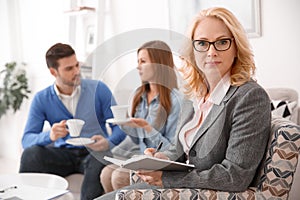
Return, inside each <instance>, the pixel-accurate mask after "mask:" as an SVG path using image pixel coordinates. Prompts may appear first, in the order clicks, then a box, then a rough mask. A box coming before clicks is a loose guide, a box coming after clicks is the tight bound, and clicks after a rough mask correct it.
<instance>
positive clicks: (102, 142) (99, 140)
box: [86, 135, 109, 151]
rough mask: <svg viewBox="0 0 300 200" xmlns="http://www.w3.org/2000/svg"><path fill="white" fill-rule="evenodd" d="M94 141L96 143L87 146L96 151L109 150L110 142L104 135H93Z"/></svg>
mask: <svg viewBox="0 0 300 200" xmlns="http://www.w3.org/2000/svg"><path fill="white" fill-rule="evenodd" d="M91 139H92V140H95V142H94V143H92V144H88V145H86V146H87V147H88V148H90V149H92V150H94V151H106V150H108V149H109V142H108V140H107V139H106V138H105V137H103V136H102V135H93V136H92V137H91Z"/></svg>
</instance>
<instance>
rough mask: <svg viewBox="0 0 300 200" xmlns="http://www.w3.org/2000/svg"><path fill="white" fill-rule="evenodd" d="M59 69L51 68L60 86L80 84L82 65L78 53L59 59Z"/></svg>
mask: <svg viewBox="0 0 300 200" xmlns="http://www.w3.org/2000/svg"><path fill="white" fill-rule="evenodd" d="M58 64H59V66H58V68H57V70H56V69H54V68H50V71H51V74H52V75H53V76H54V77H55V78H56V85H57V86H58V87H59V88H66V87H73V88H74V87H76V86H78V85H79V84H80V66H79V62H78V61H77V58H76V55H71V56H69V57H65V58H62V59H59V60H58Z"/></svg>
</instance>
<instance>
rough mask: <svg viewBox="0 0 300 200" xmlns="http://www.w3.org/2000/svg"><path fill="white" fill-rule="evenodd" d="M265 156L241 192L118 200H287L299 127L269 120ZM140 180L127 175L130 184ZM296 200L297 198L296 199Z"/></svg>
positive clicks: (164, 192) (165, 193)
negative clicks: (253, 179)
mask: <svg viewBox="0 0 300 200" xmlns="http://www.w3.org/2000/svg"><path fill="white" fill-rule="evenodd" d="M270 134H271V135H270V136H271V137H270V140H269V144H268V148H267V152H266V154H265V158H264V159H263V164H262V167H261V169H260V170H258V173H257V175H256V178H257V184H256V185H255V186H254V187H249V188H248V189H247V190H246V191H244V192H238V193H235V192H224V191H215V190H207V189H200V188H171V189H168V188H166V189H141V190H139V189H132V190H125V189H122V190H120V191H119V192H118V193H117V195H116V199H118V200H132V199H135V200H139V199H143V200H156V199H162V200H169V199H170V200H177V199H182V200H187V199H193V200H194V199H195V200H196V199H211V200H225V199H226V200H227V199H245V200H246V199H253V200H254V199H288V198H289V194H290V191H291V188H292V185H293V181H294V175H295V171H296V168H297V164H298V157H299V151H300V126H298V125H296V124H295V123H293V122H291V121H290V120H288V119H284V118H282V117H280V116H276V115H274V116H272V130H271V133H270ZM140 181H141V179H140V178H139V177H138V176H136V175H135V174H134V172H132V173H131V184H133V183H136V182H140ZM298 197H299V196H298Z"/></svg>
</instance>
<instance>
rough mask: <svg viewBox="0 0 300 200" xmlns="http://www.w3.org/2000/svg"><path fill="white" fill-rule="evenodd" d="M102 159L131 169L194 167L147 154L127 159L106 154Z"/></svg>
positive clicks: (174, 169)
mask: <svg viewBox="0 0 300 200" xmlns="http://www.w3.org/2000/svg"><path fill="white" fill-rule="evenodd" d="M104 159H105V160H107V161H109V162H111V163H113V164H115V165H118V166H120V167H123V168H126V169H131V170H162V171H187V170H189V169H193V168H194V167H195V166H194V165H191V164H185V163H180V162H175V161H171V160H165V159H160V158H155V157H152V156H148V155H139V156H134V157H132V158H129V159H128V160H120V159H117V158H112V157H108V156H104Z"/></svg>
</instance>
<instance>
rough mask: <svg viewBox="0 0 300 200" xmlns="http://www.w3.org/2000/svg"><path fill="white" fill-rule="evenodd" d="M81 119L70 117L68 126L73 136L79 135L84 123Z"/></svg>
mask: <svg viewBox="0 0 300 200" xmlns="http://www.w3.org/2000/svg"><path fill="white" fill-rule="evenodd" d="M84 123H85V122H84V121H83V120H81V119H68V120H67V126H68V130H69V133H70V136H71V137H79V135H80V132H81V129H82V127H83V125H84Z"/></svg>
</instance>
